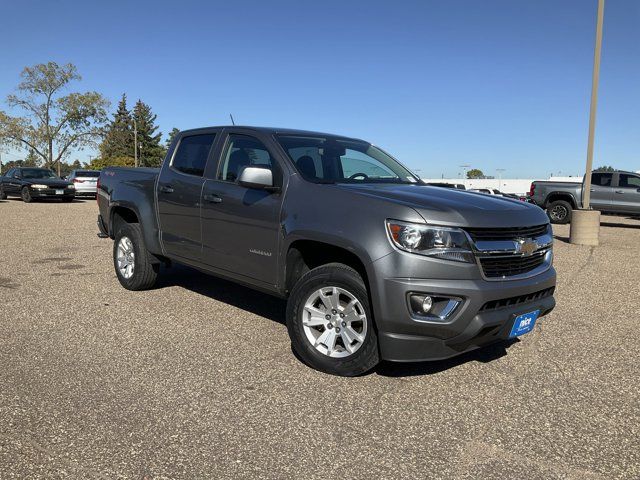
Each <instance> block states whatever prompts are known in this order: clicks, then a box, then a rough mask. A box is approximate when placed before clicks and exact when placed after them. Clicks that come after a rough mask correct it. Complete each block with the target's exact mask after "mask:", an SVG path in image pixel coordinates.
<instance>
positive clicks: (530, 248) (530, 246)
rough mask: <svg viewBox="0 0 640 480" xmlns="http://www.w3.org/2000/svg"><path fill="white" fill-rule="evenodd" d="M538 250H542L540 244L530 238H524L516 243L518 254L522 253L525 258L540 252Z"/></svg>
mask: <svg viewBox="0 0 640 480" xmlns="http://www.w3.org/2000/svg"><path fill="white" fill-rule="evenodd" d="M538 248H540V245H538V242H536V241H535V240H532V239H530V238H522V239H519V240H517V241H516V253H520V254H522V255H524V256H529V255H531V254H533V253H534V252H535V251H536V250H538Z"/></svg>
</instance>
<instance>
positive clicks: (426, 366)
mask: <svg viewBox="0 0 640 480" xmlns="http://www.w3.org/2000/svg"><path fill="white" fill-rule="evenodd" d="M174 286H176V287H182V288H186V289H187V290H191V291H192V292H194V293H198V294H200V295H205V296H207V297H209V298H211V299H213V300H216V301H218V302H222V303H226V304H228V305H231V306H234V307H236V308H239V309H242V310H245V311H247V312H250V313H253V314H255V315H259V316H261V317H264V318H268V319H269V320H272V321H274V322H277V323H280V324H282V325H286V320H285V314H286V306H287V303H286V301H285V300H282V299H280V298H277V297H274V296H272V295H268V294H266V293H262V292H258V291H256V290H253V289H251V288H248V287H244V286H242V285H238V284H236V283H234V282H231V281H228V280H224V279H221V278H218V277H214V276H212V275H207V274H205V273H202V272H200V271H198V270H196V269H193V268H191V267H187V266H184V265H180V264H174V265H173V266H172V267H171V268H170V269H167V268H165V267H164V266H163V267H161V274H160V276H159V277H158V283H157V284H156V288H160V289H161V288H167V287H174ZM518 341H519V340H518V339H513V340H509V341H504V342H500V343H496V344H494V345H489V346H487V347H484V348H481V349H478V350H474V351H472V352H468V353H465V354H462V355H459V356H457V357H454V358H451V359H447V360H436V361H431V362H419V363H395V362H382V363H380V365H378V366H377V367H376V368H375V369H374V370H373V371H372V372H371V373H375V374H377V375H381V376H385V377H412V376H418V375H420V376H422V375H433V374H436V373H440V372H443V371H445V370H449V369H450V368H455V367H457V366H460V365H462V364H464V363H468V362H482V363H489V362H492V361H494V360H497V359H498V358H501V357H503V356H505V355H506V354H507V349H508V348H509V347H510V346H511V345H513V344H514V343H516V342H518ZM291 351H292V352H293V354H294V355H295V356H296V358H298V360H300V361H301V362H302V363H304V361H303V360H302V359H301V358H300V357H298V355H296V354H295V352H294V351H293V349H291Z"/></svg>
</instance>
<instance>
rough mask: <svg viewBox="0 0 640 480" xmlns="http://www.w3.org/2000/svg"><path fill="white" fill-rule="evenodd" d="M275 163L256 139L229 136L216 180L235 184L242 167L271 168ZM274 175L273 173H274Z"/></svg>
mask: <svg viewBox="0 0 640 480" xmlns="http://www.w3.org/2000/svg"><path fill="white" fill-rule="evenodd" d="M274 164H275V162H274V161H273V159H272V158H271V154H270V153H269V150H267V147H265V146H264V144H263V143H262V142H261V141H260V140H258V139H257V138H253V137H249V136H247V135H236V134H231V135H229V142H228V144H227V149H226V152H225V155H224V161H223V162H222V165H221V166H220V171H219V172H218V180H223V181H225V182H237V181H238V177H239V176H240V173H241V172H242V169H243V168H244V167H249V166H252V167H264V168H271V169H272V168H273V166H274ZM274 174H275V172H274Z"/></svg>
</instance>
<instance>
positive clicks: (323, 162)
mask: <svg viewBox="0 0 640 480" xmlns="http://www.w3.org/2000/svg"><path fill="white" fill-rule="evenodd" d="M278 141H279V142H280V144H281V145H282V147H283V148H284V150H285V151H286V152H287V153H288V154H289V157H290V158H291V160H292V161H293V163H294V164H295V166H296V168H297V170H298V171H299V172H300V174H301V175H302V176H303V177H304V178H305V179H306V180H309V181H311V182H316V183H416V182H417V181H418V179H417V178H416V177H415V175H413V174H412V173H411V172H410V171H409V170H407V169H406V168H404V167H403V166H402V165H400V164H399V163H398V162H397V161H396V160H394V159H393V158H392V157H390V156H389V155H387V154H386V153H384V152H383V151H382V150H380V149H379V148H376V147H374V146H373V145H371V144H370V143H367V142H363V141H361V140H350V139H341V138H332V137H321V136H318V137H316V136H297V135H279V136H278Z"/></svg>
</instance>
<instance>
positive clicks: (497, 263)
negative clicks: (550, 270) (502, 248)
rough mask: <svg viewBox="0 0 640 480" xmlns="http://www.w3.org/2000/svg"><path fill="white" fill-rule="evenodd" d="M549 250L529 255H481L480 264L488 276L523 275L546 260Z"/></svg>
mask: <svg viewBox="0 0 640 480" xmlns="http://www.w3.org/2000/svg"><path fill="white" fill-rule="evenodd" d="M546 253H547V251H546V250H543V251H541V252H537V253H534V254H533V255H530V256H528V257H522V256H517V255H512V256H508V257H491V256H487V257H480V265H481V266H482V270H483V271H484V275H485V277H487V278H502V277H513V276H515V275H522V274H523V273H527V272H530V271H531V270H534V269H536V268H538V267H539V266H540V265H542V264H543V263H544V262H545V255H546Z"/></svg>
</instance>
